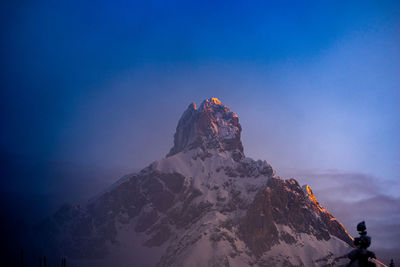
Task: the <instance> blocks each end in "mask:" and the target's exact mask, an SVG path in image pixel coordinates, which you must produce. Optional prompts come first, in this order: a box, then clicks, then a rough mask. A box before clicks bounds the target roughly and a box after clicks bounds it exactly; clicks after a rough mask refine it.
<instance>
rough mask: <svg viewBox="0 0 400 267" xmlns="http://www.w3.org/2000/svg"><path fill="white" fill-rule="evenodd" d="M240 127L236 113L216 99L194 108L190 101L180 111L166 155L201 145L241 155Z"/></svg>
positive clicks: (238, 156) (236, 155) (201, 146)
mask: <svg viewBox="0 0 400 267" xmlns="http://www.w3.org/2000/svg"><path fill="white" fill-rule="evenodd" d="M241 131H242V127H241V125H240V123H239V118H238V116H237V115H236V113H234V112H232V111H231V110H230V109H229V108H228V107H227V106H225V105H223V104H222V102H221V101H220V100H219V99H218V98H214V97H213V98H208V99H206V100H204V101H203V102H202V103H201V104H200V107H199V108H197V107H196V104H195V103H194V102H193V103H191V104H190V105H189V107H188V108H187V109H186V111H185V112H184V113H183V114H182V117H181V118H180V120H179V122H178V126H177V127H176V132H175V135H174V146H173V147H172V148H171V150H170V152H169V153H168V155H167V157H169V156H172V155H175V154H177V153H179V152H181V151H188V150H191V149H195V148H201V149H203V150H204V151H206V150H208V149H217V150H220V151H231V152H233V153H234V154H235V157H236V158H242V157H243V156H244V154H243V145H242V142H241V140H240V135H241Z"/></svg>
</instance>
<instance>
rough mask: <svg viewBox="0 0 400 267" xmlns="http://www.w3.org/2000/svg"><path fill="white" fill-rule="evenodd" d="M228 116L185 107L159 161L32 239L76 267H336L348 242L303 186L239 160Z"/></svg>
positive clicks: (211, 106)
mask: <svg viewBox="0 0 400 267" xmlns="http://www.w3.org/2000/svg"><path fill="white" fill-rule="evenodd" d="M241 130H242V128H241V125H240V124H239V119H238V116H237V115H236V114H235V113H234V112H232V111H231V110H230V109H229V108H228V107H226V106H225V105H223V104H222V103H221V102H220V101H219V100H218V99H216V98H210V99H207V100H205V101H203V102H202V103H201V105H200V106H199V107H198V108H197V107H196V105H195V104H194V103H192V104H190V105H189V107H188V108H187V110H186V111H185V112H184V113H183V115H182V117H181V119H180V120H179V123H178V126H177V129H176V133H175V135H174V146H173V147H172V148H171V150H170V152H169V153H168V155H167V156H166V157H165V158H163V159H160V160H158V161H155V162H153V163H152V164H150V165H149V166H148V167H146V168H144V169H143V170H141V171H140V172H138V173H134V174H131V175H127V176H125V177H123V178H121V179H120V180H119V181H118V182H117V183H116V184H115V185H113V186H112V187H111V188H109V189H108V190H107V191H105V192H104V193H102V194H101V195H100V196H98V197H96V198H95V199H93V200H92V201H90V202H89V203H88V204H87V206H86V207H79V206H63V207H62V208H60V209H59V211H58V212H57V213H56V214H55V215H54V216H52V217H51V218H49V219H48V220H46V221H45V222H44V223H42V224H41V225H40V226H38V227H37V229H36V234H37V235H38V236H40V237H41V238H40V240H44V241H43V244H41V246H42V248H43V249H46V250H47V252H48V253H54V254H63V255H66V256H67V257H68V260H69V262H70V263H72V266H73V264H75V265H76V266H340V264H342V263H343V262H342V263H341V262H339V261H338V260H337V259H335V258H337V257H339V256H342V255H343V254H345V253H347V252H349V251H350V249H351V247H350V245H351V244H352V238H351V237H350V236H349V235H348V233H347V232H346V230H345V229H344V227H343V226H342V225H341V224H340V223H339V222H338V221H337V220H336V219H335V218H334V217H333V216H332V215H331V214H330V213H329V212H328V211H327V210H325V209H324V208H323V207H322V206H321V205H320V204H319V203H318V202H317V200H316V198H315V196H314V194H313V192H312V190H311V188H310V187H309V186H303V187H301V186H300V185H299V184H298V182H297V181H296V180H295V179H289V180H284V179H281V178H280V177H279V176H278V175H277V174H276V173H275V171H274V170H273V169H272V167H271V166H270V165H269V164H268V163H267V162H266V161H261V160H257V161H256V160H253V159H251V158H248V157H246V156H245V154H244V151H243V145H242V142H241V139H240V135H241Z"/></svg>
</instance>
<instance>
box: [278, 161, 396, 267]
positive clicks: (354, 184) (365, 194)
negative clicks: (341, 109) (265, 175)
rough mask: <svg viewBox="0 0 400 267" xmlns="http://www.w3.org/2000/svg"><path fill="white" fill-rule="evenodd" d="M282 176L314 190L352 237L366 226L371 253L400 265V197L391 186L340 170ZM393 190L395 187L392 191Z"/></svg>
mask: <svg viewBox="0 0 400 267" xmlns="http://www.w3.org/2000/svg"><path fill="white" fill-rule="evenodd" d="M281 175H282V176H283V177H295V178H296V179H298V180H299V182H300V183H301V184H308V185H310V186H311V188H312V189H313V192H314V194H315V195H316V197H317V199H318V201H319V202H320V203H321V204H322V205H323V206H324V207H325V208H326V209H327V210H328V211H330V212H331V213H332V214H333V215H334V216H335V217H336V218H337V219H338V220H339V221H340V222H341V223H343V225H344V226H345V227H346V229H347V231H348V232H349V233H350V234H351V235H352V236H358V233H357V231H356V225H357V223H359V222H360V221H365V222H366V224H367V230H368V234H369V235H370V236H371V237H372V245H371V250H373V251H375V252H376V254H377V256H378V258H380V259H381V260H382V261H384V262H386V263H387V262H389V261H390V259H391V258H394V259H395V262H400V257H399V256H398V255H400V248H399V247H398V243H399V240H400V197H394V196H391V195H390V194H388V193H387V191H389V190H388V189H389V186H392V187H396V186H398V183H393V184H388V183H385V184H382V183H379V182H378V181H379V180H378V179H377V178H376V177H374V176H371V175H368V174H364V173H352V172H341V171H337V170H327V171H321V170H296V169H290V170H283V171H281ZM390 189H392V188H390Z"/></svg>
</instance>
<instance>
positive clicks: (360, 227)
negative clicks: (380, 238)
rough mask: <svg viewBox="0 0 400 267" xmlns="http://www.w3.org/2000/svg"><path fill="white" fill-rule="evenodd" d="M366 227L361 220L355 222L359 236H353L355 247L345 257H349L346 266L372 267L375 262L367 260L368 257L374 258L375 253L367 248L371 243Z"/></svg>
mask: <svg viewBox="0 0 400 267" xmlns="http://www.w3.org/2000/svg"><path fill="white" fill-rule="evenodd" d="M366 230H367V227H366V226H365V222H364V221H362V222H360V223H359V224H357V231H358V233H359V234H360V237H356V238H354V245H355V246H356V247H357V248H356V249H353V250H352V251H351V252H350V253H349V254H348V255H347V257H348V258H349V259H350V263H349V264H348V265H347V266H348V267H353V266H358V267H374V266H376V264H375V263H373V262H371V261H369V259H370V258H371V259H376V257H375V253H374V252H372V251H369V250H368V247H369V246H370V245H371V237H370V236H367V231H366Z"/></svg>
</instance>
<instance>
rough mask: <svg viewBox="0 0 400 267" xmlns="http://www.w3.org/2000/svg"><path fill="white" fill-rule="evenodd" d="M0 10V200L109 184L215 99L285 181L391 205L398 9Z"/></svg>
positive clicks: (113, 5) (366, 4) (36, 5)
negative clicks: (324, 176)
mask: <svg viewBox="0 0 400 267" xmlns="http://www.w3.org/2000/svg"><path fill="white" fill-rule="evenodd" d="M83 2H84V3H83ZM0 5H1V8H0V13H1V14H0V22H1V24H0V25H1V44H2V45H1V49H0V53H1V54H0V55H1V66H0V67H1V74H0V82H1V93H0V94H1V95H0V99H1V100H0V101H1V103H0V104H1V105H0V107H1V125H2V134H1V138H0V149H1V152H2V154H3V157H2V158H4V159H6V161H5V162H7V165H8V166H11V167H10V168H11V170H8V172H7V173H9V175H7V176H8V177H5V179H3V181H2V189H3V190H5V191H7V190H8V191H15V190H17V191H18V190H22V189H23V190H25V191H26V190H28V191H29V190H33V191H35V190H38V191H45V192H47V193H49V194H50V193H54V192H56V191H57V190H62V188H64V185H65V184H67V183H68V181H70V182H69V183H70V184H76V183H77V181H79V182H80V183H82V184H92V183H94V181H95V180H96V179H97V178H96V177H98V179H99V180H101V179H103V180H104V181H105V182H103V183H100V182H99V184H109V183H111V182H113V181H115V179H116V178H117V177H118V176H119V175H121V174H122V173H124V172H125V171H129V170H133V169H138V168H142V167H144V166H145V165H146V164H148V163H150V162H151V161H152V160H156V159H159V158H161V157H163V156H164V155H165V154H166V153H167V152H168V150H169V148H170V147H171V145H172V137H173V133H174V129H175V127H176V123H177V121H178V119H179V117H180V115H181V113H182V112H183V110H184V109H185V108H186V107H187V105H188V104H189V103H190V102H192V101H196V102H197V103H199V102H200V101H202V100H203V99H205V98H208V97H218V98H219V99H220V100H221V101H222V102H223V103H225V104H226V105H228V106H229V107H230V108H231V109H232V110H233V111H235V112H236V113H238V115H239V118H240V121H241V124H242V126H243V143H244V146H245V152H246V154H247V155H248V156H250V157H254V158H262V159H266V160H268V161H269V162H270V163H271V164H272V166H273V167H275V168H276V169H277V170H278V173H279V172H280V173H282V175H283V176H285V175H294V176H298V177H299V178H300V179H303V180H304V181H307V182H308V183H310V184H311V186H313V184H315V185H316V186H317V188H318V185H319V184H320V183H319V182H318V181H315V182H313V180H310V179H309V177H314V174H315V172H317V173H320V172H323V173H325V172H326V171H327V170H328V172H329V175H328V176H329V177H331V176H332V175H331V172H332V171H336V172H338V173H340V174H345V175H344V176H342V177H348V176H351V177H364V176H363V175H366V176H368V177H370V180H368V181H370V183H372V184H373V185H374V186H372V185H371V186H372V188H376V192H375V193H376V194H378V195H379V196H381V193H382V194H384V195H385V196H387V197H389V198H391V199H392V200H393V199H394V201H398V199H399V197H400V195H399V192H400V183H399V180H400V176H399V173H400V152H399V151H400V138H399V133H400V116H399V115H400V105H399V104H400V103H399V99H400V88H399V85H400V2H399V1H259V2H255V1H254V2H253V1H252V2H251V3H249V1H242V2H241V1H220V2H217V1H199V2H194V1H165V2H162V1H137V2H136V1H8V2H6V1H3V2H2V3H1V4H0ZM21 162H24V164H25V165H24V164H22V163H21ZM32 164H33V165H34V166H35V168H34V169H35V171H33V173H34V174H33V175H29V174H27V173H26V172H21V169H29V167H26V166H31V165H32ZM13 166H14V167H13ZM71 169H74V171H72V172H71ZM16 170H18V171H16ZM89 170H91V171H89ZM310 172H311V173H312V174H310ZM28 173H29V172H28ZM304 173H307V174H308V177H304ZM112 174H113V175H112ZM361 174H362V175H361ZM13 175H14V176H13ZM302 175H303V176H302ZM346 175H347V176H346ZM9 177H14V178H13V183H10V182H9ZM17 177H24V178H17ZM27 177H28V178H27ZM60 177H61V178H60ZM93 177H95V178H93ZM108 177H109V178H108ZM315 177H317V176H315ZM3 178H4V176H3ZM103 180H102V181H103ZM71 181H73V182H71ZM327 184H329V183H327ZM57 185H58V187H57ZM354 186H355V185H354ZM87 187H90V186H87ZM99 187H100V186H99ZM44 188H45V189H44ZM57 188H58V189H57ZM60 188H61V189H60ZM96 188H97V187H96ZM320 188H322V189H321V190H325V189H326V188H325V187H323V186H322V187H320ZM56 189H57V190H56ZM88 190H89V189H88ZM89 191H90V190H89ZM314 191H316V192H315V193H316V194H317V196H318V190H314ZM372 191H373V190H371V188H368V190H366V191H365V192H368V194H375V193H374V192H372ZM365 192H364V193H363V192H359V194H354V195H352V198H351V200H352V201H353V202H352V203H354V201H360V200H362V199H365V198H368V196H365ZM338 198H343V196H338ZM328 202H329V201H328V200H327V202H326V203H327V204H328ZM331 202H334V200H332V201H331ZM329 203H330V202H329ZM396 203H397V202H396ZM332 208H333V209H335V207H334V206H332ZM391 211H392V210H391ZM343 216H345V215H343ZM393 221H394V219H393ZM351 223H352V222H351ZM399 236H400V234H399Z"/></svg>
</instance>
